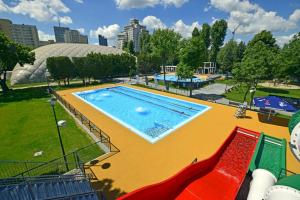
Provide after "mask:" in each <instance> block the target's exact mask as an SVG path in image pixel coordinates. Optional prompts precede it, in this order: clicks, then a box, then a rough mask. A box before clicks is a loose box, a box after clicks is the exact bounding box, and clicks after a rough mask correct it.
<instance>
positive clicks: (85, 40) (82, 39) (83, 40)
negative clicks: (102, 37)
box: [79, 34, 89, 44]
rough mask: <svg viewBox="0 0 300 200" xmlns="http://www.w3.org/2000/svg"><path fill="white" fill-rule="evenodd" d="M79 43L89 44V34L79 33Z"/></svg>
mask: <svg viewBox="0 0 300 200" xmlns="http://www.w3.org/2000/svg"><path fill="white" fill-rule="evenodd" d="M79 43H81V44H88V43H89V39H88V36H87V35H81V34H80V35H79Z"/></svg>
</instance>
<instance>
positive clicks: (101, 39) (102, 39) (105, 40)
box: [98, 35, 107, 46]
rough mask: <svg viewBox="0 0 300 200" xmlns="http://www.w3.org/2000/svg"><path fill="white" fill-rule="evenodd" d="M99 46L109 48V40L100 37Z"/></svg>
mask: <svg viewBox="0 0 300 200" xmlns="http://www.w3.org/2000/svg"><path fill="white" fill-rule="evenodd" d="M98 39H99V45H102V46H107V39H106V38H105V37H104V36H103V35H98Z"/></svg>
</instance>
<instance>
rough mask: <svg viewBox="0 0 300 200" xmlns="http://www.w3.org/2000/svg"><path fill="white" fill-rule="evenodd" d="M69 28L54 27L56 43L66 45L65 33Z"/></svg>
mask: <svg viewBox="0 0 300 200" xmlns="http://www.w3.org/2000/svg"><path fill="white" fill-rule="evenodd" d="M69 30H70V29H69V28H68V27H61V26H54V35H55V41H56V43H65V32H66V31H69Z"/></svg>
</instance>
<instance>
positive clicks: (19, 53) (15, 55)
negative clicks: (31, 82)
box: [0, 33, 35, 94]
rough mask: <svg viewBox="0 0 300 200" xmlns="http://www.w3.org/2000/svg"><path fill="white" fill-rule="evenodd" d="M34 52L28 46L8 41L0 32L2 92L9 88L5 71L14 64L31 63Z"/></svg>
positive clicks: (0, 82) (0, 80) (11, 68)
mask: <svg viewBox="0 0 300 200" xmlns="http://www.w3.org/2000/svg"><path fill="white" fill-rule="evenodd" d="M34 61H35V54H34V52H31V49H30V48H29V47H26V46H23V45H20V44H18V43H15V42H13V41H10V40H9V39H8V38H7V37H6V36H5V35H4V34H3V33H0V85H1V88H2V92H3V94H5V93H6V92H7V91H8V90H9V88H8V86H7V84H6V73H7V71H11V70H13V68H14V67H15V66H16V64H19V65H20V66H23V65H24V64H33V63H34Z"/></svg>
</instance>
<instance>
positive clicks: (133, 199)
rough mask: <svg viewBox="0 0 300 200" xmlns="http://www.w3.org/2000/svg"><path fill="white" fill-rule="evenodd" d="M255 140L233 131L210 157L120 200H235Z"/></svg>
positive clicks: (255, 135)
mask: <svg viewBox="0 0 300 200" xmlns="http://www.w3.org/2000/svg"><path fill="white" fill-rule="evenodd" d="M258 138H259V133H257V132H253V131H250V130H247V129H243V128H239V127H236V128H235V129H234V130H233V131H232V132H231V134H230V136H229V137H228V138H227V139H226V141H225V142H224V143H223V145H222V146H221V147H220V148H219V150H218V151H217V152H216V153H215V154H214V155H213V156H212V157H210V158H208V159H207V160H203V161H200V162H197V163H194V164H191V165H189V166H187V167H186V168H184V169H183V170H182V171H181V172H179V173H178V174H176V175H175V176H173V177H171V178H169V179H167V180H165V181H163V182H160V183H157V184H154V185H150V186H146V187H144V188H141V189H138V190H136V191H133V192H131V193H128V194H126V195H125V196H122V197H120V198H119V200H138V199H143V200H148V199H149V200H150V199H164V200H169V199H170V200H171V199H177V200H179V199H185V200H193V199H208V200H210V199H220V200H221V199H235V197H236V195H237V193H238V191H239V189H240V186H241V184H242V183H243V180H244V178H245V176H246V173H247V171H248V168H249V164H250V161H251V158H252V155H253V153H254V150H255V146H256V144H257V141H258Z"/></svg>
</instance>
